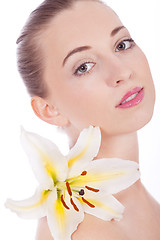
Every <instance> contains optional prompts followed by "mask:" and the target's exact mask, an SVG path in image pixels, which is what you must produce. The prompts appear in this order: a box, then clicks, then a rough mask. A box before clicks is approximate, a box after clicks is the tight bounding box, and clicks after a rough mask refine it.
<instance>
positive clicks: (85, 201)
mask: <svg viewBox="0 0 160 240" xmlns="http://www.w3.org/2000/svg"><path fill="white" fill-rule="evenodd" d="M82 200H83V202H84V203H86V204H87V205H88V206H89V207H91V208H95V206H94V205H93V204H92V203H90V202H88V201H87V200H86V199H85V198H83V197H82Z"/></svg>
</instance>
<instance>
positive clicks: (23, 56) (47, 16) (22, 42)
mask: <svg viewBox="0 0 160 240" xmlns="http://www.w3.org/2000/svg"><path fill="white" fill-rule="evenodd" d="M77 1H95V2H100V3H102V2H101V0H45V1H44V2H43V3H42V4H41V5H40V6H39V7H38V8H37V9H35V10H34V11H33V12H32V13H31V14H30V16H29V19H28V21H27V22H26V24H25V26H24V28H23V30H22V33H21V35H20V37H19V38H18V40H17V44H18V49H17V58H18V59H17V62H18V71H19V73H20V75H21V77H22V79H23V81H24V84H25V86H26V88H27V90H28V93H29V94H30V95H31V96H39V97H42V98H45V97H46V96H47V94H48V91H47V86H46V83H45V81H44V79H43V73H44V60H43V54H42V51H41V46H40V43H39V41H38V40H39V39H40V38H41V37H42V34H41V33H42V32H43V31H44V30H45V29H46V28H47V27H48V25H49V23H50V22H51V21H52V19H53V18H54V17H55V16H57V14H58V13H60V12H62V11H63V10H66V9H69V8H71V7H72V6H73V4H74V3H75V2H77Z"/></svg>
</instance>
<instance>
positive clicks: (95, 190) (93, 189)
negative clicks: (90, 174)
mask: <svg viewBox="0 0 160 240" xmlns="http://www.w3.org/2000/svg"><path fill="white" fill-rule="evenodd" d="M85 188H87V189H88V190H90V191H92V192H99V189H96V188H92V187H88V186H85Z"/></svg>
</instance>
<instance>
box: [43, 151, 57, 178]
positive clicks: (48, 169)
mask: <svg viewBox="0 0 160 240" xmlns="http://www.w3.org/2000/svg"><path fill="white" fill-rule="evenodd" d="M39 154H40V157H41V159H42V162H43V166H44V168H45V169H46V172H47V175H48V176H49V177H51V178H52V179H53V181H54V183H55V182H56V181H57V173H56V171H55V168H54V167H53V162H51V160H50V159H49V157H48V156H47V155H46V154H45V153H43V152H42V151H39Z"/></svg>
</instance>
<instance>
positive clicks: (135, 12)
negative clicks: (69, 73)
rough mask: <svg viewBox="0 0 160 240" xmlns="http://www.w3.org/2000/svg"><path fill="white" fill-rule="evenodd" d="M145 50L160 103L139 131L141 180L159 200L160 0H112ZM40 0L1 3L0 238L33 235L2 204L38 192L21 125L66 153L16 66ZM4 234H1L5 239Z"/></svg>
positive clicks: (31, 224) (31, 226) (26, 238)
mask: <svg viewBox="0 0 160 240" xmlns="http://www.w3.org/2000/svg"><path fill="white" fill-rule="evenodd" d="M106 2H107V3H108V5H110V6H111V7H113V9H114V10H115V11H116V12H117V13H118V15H119V16H120V18H121V19H122V22H123V23H124V25H126V26H127V27H128V29H129V30H130V32H131V35H132V37H133V39H134V40H135V41H136V42H137V44H138V45H139V46H140V47H141V48H142V49H143V51H144V52H145V54H146V55H147V58H148V61H149V63H150V67H151V71H152V75H153V78H154V81H155V87H156V92H157V101H156V107H155V113H154V117H153V119H152V121H151V122H150V123H149V124H148V125H147V126H146V127H144V128H143V129H142V130H140V132H139V143H140V166H141V172H142V181H143V183H144V185H145V186H146V188H147V189H148V190H149V192H150V193H151V194H152V195H153V196H154V197H155V198H156V199H157V201H159V202H160V187H159V186H160V143H159V139H160V107H159V105H160V73H159V68H160V60H159V56H160V51H159V48H160V30H159V29H160V26H159V25H160V17H159V11H160V5H158V2H159V1H158V0H157V1H156V0H152V1H150V0H149V1H146V0H141V1H139V0H134V1H133V0H131V1H130V0H121V1H119V0H108V1H106ZM39 3H41V1H40V0H27V1H23V0H14V1H3V2H1V7H0V31H1V32H0V36H1V37H0V49H1V51H0V53H1V54H0V66H1V68H0V74H1V75H0V86H1V91H0V104H1V105H0V106H1V108H0V109H1V118H0V121H1V124H0V138H1V142H0V143H1V148H0V149H1V155H0V156H1V158H0V161H1V162H0V163H1V167H0V221H1V223H0V227H1V234H0V235H1V239H4V240H5V239H7V240H9V239H16V240H22V239H23V240H29V239H34V236H35V231H36V224H37V222H36V221H34V220H30V221H29V220H22V219H19V218H18V217H17V216H16V215H15V214H12V213H11V212H10V211H9V210H6V209H5V208H4V206H3V205H4V202H5V200H6V198H7V197H11V198H13V199H19V200H20V199H24V198H27V197H29V196H31V195H32V194H33V193H34V189H35V188H36V186H37V182H36V180H35V178H34V176H33V173H32V171H31V168H30V166H29V164H28V160H27V157H26V155H25V153H24V152H23V149H22V148H21V145H20V141H19V134H20V125H23V126H24V127H25V129H26V130H28V131H33V132H36V133H38V134H41V135H42V136H45V137H47V138H50V139H52V140H53V141H54V142H55V143H57V144H58V145H59V147H60V148H61V150H62V151H63V152H64V153H66V152H67V139H66V138H65V137H64V136H63V135H61V134H60V133H57V130H56V129H55V127H53V126H50V125H48V124H45V123H43V122H42V121H41V120H39V119H38V118H37V117H36V116H35V115H34V114H33V112H32V110H31V107H30V98H29V96H28V94H27V93H26V90H25V87H24V86H23V84H22V81H21V79H20V77H19V74H18V72H17V68H16V44H15V42H16V39H17V37H18V36H19V33H20V30H21V28H22V26H23V25H24V23H25V21H26V19H27V16H28V15H29V13H30V12H31V11H32V10H33V9H34V8H35V7H37V5H38V4H39ZM2 236H3V237H2Z"/></svg>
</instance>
